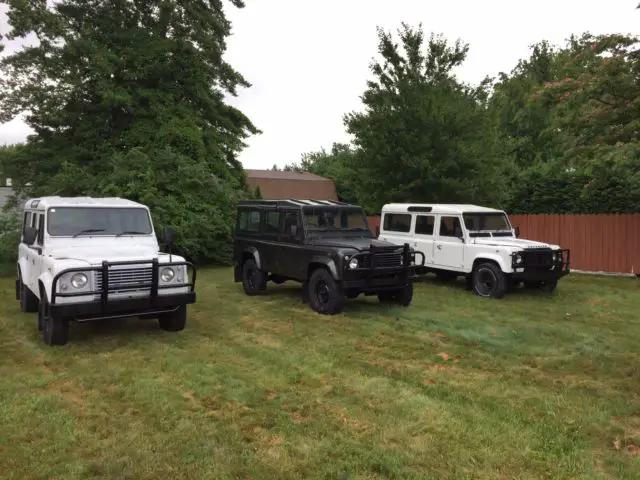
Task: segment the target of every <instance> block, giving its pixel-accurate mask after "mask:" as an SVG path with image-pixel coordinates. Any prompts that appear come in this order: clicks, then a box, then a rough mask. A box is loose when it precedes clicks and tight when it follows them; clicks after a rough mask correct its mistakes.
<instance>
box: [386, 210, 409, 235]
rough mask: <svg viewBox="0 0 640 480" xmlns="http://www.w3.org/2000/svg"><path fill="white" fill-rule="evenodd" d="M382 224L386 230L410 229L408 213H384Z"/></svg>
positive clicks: (406, 231)
mask: <svg viewBox="0 0 640 480" xmlns="http://www.w3.org/2000/svg"><path fill="white" fill-rule="evenodd" d="M382 226H383V228H384V230H385V231H388V232H403V233H408V232H409V231H410V230H411V214H410V213H385V214H384V218H383V220H382Z"/></svg>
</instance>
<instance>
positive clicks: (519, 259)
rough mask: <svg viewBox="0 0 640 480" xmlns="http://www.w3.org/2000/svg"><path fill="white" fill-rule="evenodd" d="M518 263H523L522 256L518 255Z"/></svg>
mask: <svg viewBox="0 0 640 480" xmlns="http://www.w3.org/2000/svg"><path fill="white" fill-rule="evenodd" d="M516 263H522V257H521V256H520V255H516Z"/></svg>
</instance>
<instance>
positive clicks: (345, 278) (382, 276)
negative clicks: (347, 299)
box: [342, 243, 425, 292]
mask: <svg viewBox="0 0 640 480" xmlns="http://www.w3.org/2000/svg"><path fill="white" fill-rule="evenodd" d="M398 254H401V260H400V264H399V265H398V264H397V258H398ZM416 255H420V256H421V257H422V261H421V262H420V264H419V265H417V262H416ZM354 258H356V259H358V263H359V264H360V265H361V266H359V267H358V268H354V269H350V268H349V267H348V266H347V265H348V262H345V269H344V271H343V275H342V287H343V288H344V289H349V290H360V291H364V292H380V291H384V290H394V289H398V288H402V287H404V286H406V285H407V284H408V283H409V282H411V281H414V280H417V279H418V275H417V274H416V266H421V265H424V260H425V257H424V254H423V253H422V252H411V251H410V249H409V244H408V243H405V244H404V245H403V246H395V245H394V246H389V247H378V246H375V245H371V246H370V248H369V251H367V252H361V253H356V254H355V255H353V256H351V257H349V261H351V260H352V259H354Z"/></svg>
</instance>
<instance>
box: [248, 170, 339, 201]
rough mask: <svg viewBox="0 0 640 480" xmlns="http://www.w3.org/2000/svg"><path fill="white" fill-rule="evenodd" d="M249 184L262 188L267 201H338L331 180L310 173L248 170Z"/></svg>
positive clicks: (263, 196) (262, 193)
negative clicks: (287, 199)
mask: <svg viewBox="0 0 640 480" xmlns="http://www.w3.org/2000/svg"><path fill="white" fill-rule="evenodd" d="M247 184H248V185H249V186H250V187H251V188H256V187H260V193H261V195H262V198H263V199H265V200H272V199H282V198H317V199H321V200H338V195H337V193H336V187H335V185H334V183H333V181H332V180H331V179H329V178H325V177H321V176H320V175H316V174H314V173H309V172H283V171H273V170H247Z"/></svg>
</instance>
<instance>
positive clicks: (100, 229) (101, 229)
mask: <svg viewBox="0 0 640 480" xmlns="http://www.w3.org/2000/svg"><path fill="white" fill-rule="evenodd" d="M96 232H104V228H87V229H85V230H80V231H79V232H78V233H76V234H74V235H73V238H75V237H77V236H78V235H84V234H85V233H96Z"/></svg>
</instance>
